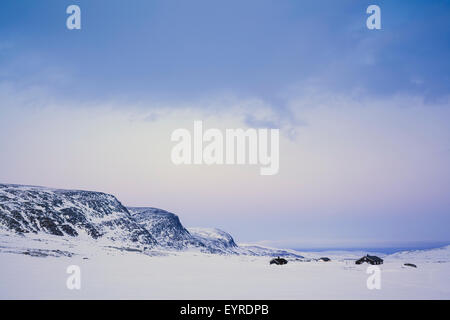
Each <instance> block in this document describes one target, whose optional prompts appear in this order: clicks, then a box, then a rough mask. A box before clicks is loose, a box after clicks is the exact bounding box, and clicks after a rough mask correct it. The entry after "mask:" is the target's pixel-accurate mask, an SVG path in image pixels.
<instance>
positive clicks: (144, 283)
mask: <svg viewBox="0 0 450 320" xmlns="http://www.w3.org/2000/svg"><path fill="white" fill-rule="evenodd" d="M9 239H10V238H9V237H2V239H1V241H0V247H1V249H2V250H0V298H1V299H17V298H21V299H449V298H450V246H447V247H445V248H443V249H434V250H426V251H416V252H405V253H397V254H394V255H390V256H386V257H384V259H385V263H384V264H383V265H381V266H380V268H381V289H380V290H377V289H374V290H369V289H368V288H367V285H366V282H367V278H368V277H369V276H370V275H369V274H367V273H366V269H367V267H368V265H366V264H364V265H355V263H354V259H355V258H356V256H355V254H354V253H353V252H339V253H334V255H332V254H331V253H330V254H328V256H329V257H330V258H332V261H331V262H317V261H315V260H313V259H314V258H317V257H320V256H324V255H325V254H324V253H310V252H308V253H301V255H303V256H305V258H306V259H305V260H301V259H299V260H295V259H291V260H290V261H289V263H288V264H287V265H284V266H277V265H269V260H270V258H269V257H257V256H240V255H211V254H205V253H200V252H178V253H175V252H154V253H153V254H151V255H146V254H142V253H139V252H132V251H124V250H120V251H119V250H117V249H114V248H108V246H107V244H106V243H105V246H104V247H99V246H98V244H96V245H95V246H91V244H90V243H89V242H83V241H80V242H79V243H63V242H64V241H65V240H62V241H63V242H61V243H57V242H55V241H53V239H52V241H46V240H45V239H44V240H41V241H38V240H37V239H36V241H34V242H33V243H30V241H29V239H24V240H23V241H24V242H23V244H20V243H18V241H17V239H15V237H14V238H11V239H13V240H14V244H15V245H14V247H15V249H12V248H11V246H10V245H11V243H9V242H8V241H10V240H9ZM30 247H31V248H33V247H34V248H35V250H34V251H33V250H30ZM64 248H66V249H67V250H65V249H64ZM14 252H15V253H14ZM19 252H22V253H19ZM23 252H28V254H23ZM39 252H44V253H45V254H46V255H47V256H45V257H38V256H33V255H39V254H38V253H39ZM67 252H71V253H72V254H71V256H67V254H66V253H67ZM87 252H89V254H87ZM55 256H56V257H55ZM404 263H414V264H416V265H417V268H411V267H405V266H404V265H403V264H404ZM70 265H77V266H79V267H80V269H81V290H69V289H67V287H66V281H67V278H68V277H69V276H70V275H69V274H67V273H66V269H67V267H68V266H70Z"/></svg>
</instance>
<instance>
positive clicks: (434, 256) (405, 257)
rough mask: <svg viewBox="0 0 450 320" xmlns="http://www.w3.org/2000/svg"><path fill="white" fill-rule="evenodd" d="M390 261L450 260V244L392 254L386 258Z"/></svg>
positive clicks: (441, 261)
mask: <svg viewBox="0 0 450 320" xmlns="http://www.w3.org/2000/svg"><path fill="white" fill-rule="evenodd" d="M385 259H386V260H388V261H395V260H397V261H398V260H401V261H406V262H408V261H417V262H438V263H439V262H440V263H444V262H450V245H447V246H445V247H442V248H434V249H425V250H410V251H402V252H397V253H393V254H390V255H388V256H386V258H385Z"/></svg>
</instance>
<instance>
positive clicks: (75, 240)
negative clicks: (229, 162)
mask: <svg viewBox="0 0 450 320" xmlns="http://www.w3.org/2000/svg"><path fill="white" fill-rule="evenodd" d="M0 235H8V237H6V238H5V237H3V240H2V241H3V242H4V245H3V249H2V246H0V251H2V250H3V251H8V252H17V253H29V252H32V253H33V254H35V255H39V254H41V255H48V254H49V252H50V255H58V254H60V253H61V252H62V251H64V252H65V253H64V255H70V254H75V253H74V251H75V249H74V248H75V247H76V248H78V249H79V248H86V249H87V248H88V247H91V248H92V247H93V246H96V245H97V246H101V247H103V248H106V247H107V248H115V249H117V250H137V251H140V252H145V254H150V255H152V254H154V253H155V252H156V251H158V252H161V251H164V250H166V251H171V252H173V251H189V250H193V251H198V252H203V253H212V254H225V255H229V254H232V255H252V256H277V255H283V256H291V257H295V258H299V257H301V256H300V255H298V254H296V253H294V252H292V251H286V250H279V249H272V248H265V247H258V246H252V247H250V246H242V247H241V246H238V245H237V244H236V243H235V241H234V239H233V237H232V236H231V235H230V234H229V233H227V232H225V231H222V230H219V229H214V228H211V229H208V228H189V229H186V228H185V227H184V226H183V225H182V224H181V222H180V219H179V218H178V216H177V215H175V214H173V213H171V212H168V211H165V210H162V209H157V208H152V207H142V208H141V207H139V208H137V207H130V208H126V207H125V206H123V205H122V204H121V203H120V202H119V201H118V200H117V199H116V197H114V196H113V195H110V194H106V193H102V192H93V191H80V190H61V189H51V188H46V187H36V186H24V185H12V184H0ZM15 235H16V236H17V235H19V236H21V237H20V238H17V237H15ZM27 239H28V240H30V241H28V242H27ZM39 240H42V241H41V242H40V241H39ZM44 240H45V241H44ZM14 243H17V244H19V243H20V246H18V247H16V248H13V247H12V246H14ZM27 243H28V245H27ZM36 244H38V246H36ZM43 244H45V245H44V246H43ZM27 246H28V248H27ZM5 248H6V249H5ZM150 249H153V250H155V252H148V251H149V250H150ZM58 250H59V251H58ZM71 250H72V251H71ZM78 251H79V250H78ZM39 252H40V253H39ZM78 253H80V252H78Z"/></svg>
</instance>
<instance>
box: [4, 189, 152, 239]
mask: <svg viewBox="0 0 450 320" xmlns="http://www.w3.org/2000/svg"><path fill="white" fill-rule="evenodd" d="M1 229H3V230H7V231H13V232H15V233H18V234H28V233H46V234H51V235H56V236H64V237H78V236H82V235H87V236H89V237H91V238H93V239H98V238H106V239H110V240H112V241H118V242H124V243H135V244H137V245H145V246H154V245H156V240H155V239H154V238H153V236H152V235H151V234H150V233H149V232H148V231H147V230H146V229H145V228H143V227H142V226H140V225H139V224H138V223H137V222H136V221H135V220H134V219H133V218H132V216H131V214H130V213H129V212H128V210H127V209H126V208H125V207H124V206H123V205H122V204H121V203H120V202H119V201H118V200H117V199H116V197H114V196H113V195H110V194H106V193H102V192H94V191H80V190H60V189H51V188H45V187H34V186H21V185H9V184H0V230H1Z"/></svg>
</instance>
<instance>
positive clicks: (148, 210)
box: [128, 207, 204, 250]
mask: <svg viewBox="0 0 450 320" xmlns="http://www.w3.org/2000/svg"><path fill="white" fill-rule="evenodd" d="M128 210H129V211H130V212H131V214H132V216H133V218H134V219H135V221H136V222H137V223H139V224H140V225H141V226H142V227H143V228H145V229H146V230H147V231H148V232H149V233H150V234H152V236H153V237H154V238H155V239H156V241H157V242H158V244H159V245H160V246H162V247H165V248H171V249H176V250H183V249H186V248H189V247H200V248H201V247H204V245H203V243H202V242H201V241H198V240H197V239H195V238H194V237H193V236H191V234H190V233H189V231H188V230H186V228H184V227H183V225H182V224H181V222H180V219H179V218H178V216H177V215H175V214H173V213H171V212H168V211H165V210H162V209H158V208H152V207H128Z"/></svg>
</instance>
